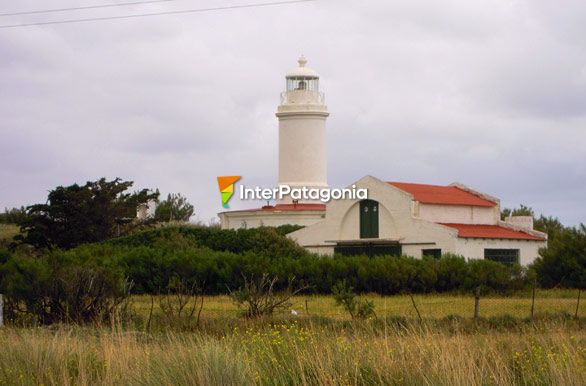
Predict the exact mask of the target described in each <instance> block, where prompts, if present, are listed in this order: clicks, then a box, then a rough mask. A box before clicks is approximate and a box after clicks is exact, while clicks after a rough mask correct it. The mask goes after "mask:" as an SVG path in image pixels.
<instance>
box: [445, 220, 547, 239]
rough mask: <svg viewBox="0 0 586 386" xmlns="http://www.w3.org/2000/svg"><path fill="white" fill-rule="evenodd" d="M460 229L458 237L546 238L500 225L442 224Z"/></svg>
mask: <svg viewBox="0 0 586 386" xmlns="http://www.w3.org/2000/svg"><path fill="white" fill-rule="evenodd" d="M442 225H445V226H448V227H450V228H454V229H457V230H458V237H462V238H478V239H514V240H536V241H545V238H543V237H539V236H535V235H532V234H530V233H527V232H523V231H516V230H514V229H510V228H505V227H502V226H499V225H471V224H442Z"/></svg>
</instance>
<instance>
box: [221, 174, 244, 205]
mask: <svg viewBox="0 0 586 386" xmlns="http://www.w3.org/2000/svg"><path fill="white" fill-rule="evenodd" d="M240 178H241V177H240V176H221V177H218V187H219V188H220V193H221V195H222V206H223V207H224V208H226V209H229V208H230V207H229V206H228V201H230V199H231V198H232V196H233V195H234V184H235V183H236V181H238V180H239V179H240Z"/></svg>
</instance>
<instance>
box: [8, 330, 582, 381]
mask: <svg viewBox="0 0 586 386" xmlns="http://www.w3.org/2000/svg"><path fill="white" fill-rule="evenodd" d="M360 323H361V326H360V327H359V328H348V326H346V327H340V326H338V327H335V328H322V327H320V325H318V324H316V325H313V324H311V323H309V325H307V326H304V327H301V326H300V325H299V323H297V322H280V323H278V324H271V325H267V324H266V323H265V324H264V325H263V326H262V327H260V325H259V327H248V328H244V326H243V328H242V329H241V328H239V327H235V328H233V329H232V331H231V332H230V333H227V334H224V335H222V336H214V335H210V334H206V333H203V332H196V333H190V334H180V333H166V334H157V335H144V334H140V333H135V332H121V330H119V329H114V330H115V331H114V332H112V331H108V330H105V329H91V328H88V329H80V328H66V327H62V328H58V329H56V330H49V329H4V330H0V347H2V349H1V350H0V384H19V385H33V384H44V385H70V384H71V385H73V384H75V385H191V384H200V385H212V384H218V385H220V384H221V385H255V384H263V385H303V384H316V385H334V384H335V385H338V384H348V385H355V384H397V385H399V384H401V385H402V384H407V385H511V384H520V385H535V384H543V385H546V384H555V385H584V384H586V367H585V363H586V362H585V359H586V332H584V330H582V329H579V328H578V329H572V332H570V331H568V330H567V326H562V325H558V324H556V323H553V322H552V323H550V324H549V325H547V326H546V328H543V329H542V330H538V331H533V332H526V333H523V334H519V333H514V332H495V331H492V332H484V333H482V332H478V333H475V334H468V333H448V332H438V331H434V330H432V329H429V328H426V327H421V325H419V326H416V325H405V326H402V327H400V328H397V327H392V326H391V325H388V326H385V327H384V328H382V329H371V328H369V323H370V322H369V321H363V322H360ZM540 331H541V332H540Z"/></svg>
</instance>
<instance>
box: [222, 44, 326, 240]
mask: <svg viewBox="0 0 586 386" xmlns="http://www.w3.org/2000/svg"><path fill="white" fill-rule="evenodd" d="M297 63H298V65H297V67H295V68H294V69H293V70H292V71H290V72H289V73H287V74H286V76H285V80H286V82H285V91H283V92H282V93H281V103H280V104H279V107H278V108H277V114H276V115H277V118H278V120H279V180H278V185H279V186H284V185H286V186H288V187H290V188H291V189H292V190H297V189H302V190H303V189H304V188H307V189H316V188H317V189H324V188H327V187H328V177H327V168H326V119H327V118H328V115H329V113H328V108H327V106H326V104H325V98H324V94H323V93H322V92H321V91H320V89H319V75H318V74H317V72H315V71H314V70H312V69H311V68H309V67H307V60H306V59H305V57H303V56H301V58H299V60H298V62H297ZM325 215H326V205H325V204H324V203H323V202H321V201H319V200H318V199H315V200H313V197H312V198H311V199H309V198H308V199H307V200H302V199H295V200H294V199H293V198H292V197H291V196H290V195H285V196H283V197H281V198H279V199H277V200H276V202H275V203H274V205H269V204H268V203H267V205H265V206H263V207H261V208H252V209H244V210H230V211H225V212H220V213H218V216H219V217H220V224H221V226H222V229H241V228H256V227H260V226H281V225H301V226H309V225H312V224H315V223H317V222H320V221H322V220H323V219H324V218H325Z"/></svg>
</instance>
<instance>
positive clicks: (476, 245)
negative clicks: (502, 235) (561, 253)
mask: <svg viewBox="0 0 586 386" xmlns="http://www.w3.org/2000/svg"><path fill="white" fill-rule="evenodd" d="M546 246H547V242H545V241H531V240H503V239H473V238H458V241H457V243H456V253H457V254H458V255H462V256H464V257H467V258H471V259H484V249H485V248H494V249H519V258H520V263H521V265H527V264H530V263H532V262H533V261H534V260H535V259H536V258H537V257H538V256H539V248H542V247H546Z"/></svg>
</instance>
